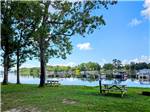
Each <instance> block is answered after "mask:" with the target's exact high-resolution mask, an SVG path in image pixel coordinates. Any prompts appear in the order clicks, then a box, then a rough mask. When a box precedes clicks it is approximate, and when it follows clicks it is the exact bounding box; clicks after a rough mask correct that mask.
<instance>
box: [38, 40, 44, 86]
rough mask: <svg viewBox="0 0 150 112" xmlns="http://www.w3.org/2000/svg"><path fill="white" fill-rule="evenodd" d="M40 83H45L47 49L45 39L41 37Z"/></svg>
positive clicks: (42, 84) (41, 84)
mask: <svg viewBox="0 0 150 112" xmlns="http://www.w3.org/2000/svg"><path fill="white" fill-rule="evenodd" d="M40 72H41V73H40V85H39V87H43V86H44V84H45V49H44V43H43V39H42V38H40Z"/></svg>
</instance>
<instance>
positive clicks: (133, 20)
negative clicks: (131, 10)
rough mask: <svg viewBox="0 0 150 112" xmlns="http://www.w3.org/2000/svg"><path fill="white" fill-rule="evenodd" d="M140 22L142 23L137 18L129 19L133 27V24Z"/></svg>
mask: <svg viewBox="0 0 150 112" xmlns="http://www.w3.org/2000/svg"><path fill="white" fill-rule="evenodd" d="M141 23H142V21H141V20H138V19H137V18H134V19H132V20H131V21H130V23H129V25H130V26H132V27H133V26H137V25H139V24H141Z"/></svg>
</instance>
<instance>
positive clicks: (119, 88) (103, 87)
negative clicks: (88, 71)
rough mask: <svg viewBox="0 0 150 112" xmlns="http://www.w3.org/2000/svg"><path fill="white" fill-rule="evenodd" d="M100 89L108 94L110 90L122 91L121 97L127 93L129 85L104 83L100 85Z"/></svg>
mask: <svg viewBox="0 0 150 112" xmlns="http://www.w3.org/2000/svg"><path fill="white" fill-rule="evenodd" d="M100 86H101V87H100V89H101V90H100V91H101V93H102V94H103V93H104V94H107V93H109V92H120V93H121V97H123V96H124V94H126V93H127V86H126V85H120V84H102V85H100Z"/></svg>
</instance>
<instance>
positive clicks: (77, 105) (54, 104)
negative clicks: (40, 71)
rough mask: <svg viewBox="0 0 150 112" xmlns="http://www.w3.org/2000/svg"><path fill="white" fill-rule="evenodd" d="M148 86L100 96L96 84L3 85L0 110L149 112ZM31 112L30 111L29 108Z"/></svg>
mask: <svg viewBox="0 0 150 112" xmlns="http://www.w3.org/2000/svg"><path fill="white" fill-rule="evenodd" d="M145 90H146V91H150V89H148V88H128V93H127V96H125V97H123V98H120V95H114V94H113V95H108V96H104V95H99V88H98V87H85V86H60V87H44V88H38V87H37V85H14V84H10V85H2V86H1V93H2V111H6V110H11V109H17V108H21V109H24V110H25V109H28V110H33V112H34V111H36V112H38V111H40V112H150V97H149V96H143V95H141V92H142V91H145ZM29 112H30V111H29Z"/></svg>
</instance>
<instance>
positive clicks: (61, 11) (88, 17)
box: [34, 1, 116, 87]
mask: <svg viewBox="0 0 150 112" xmlns="http://www.w3.org/2000/svg"><path fill="white" fill-rule="evenodd" d="M115 3H116V2H114V1H113V2H112V1H75V2H70V1H43V2H41V7H42V8H43V10H42V11H43V12H42V13H41V23H40V24H39V27H38V29H37V31H36V32H35V36H34V37H35V50H36V52H37V55H36V56H37V57H39V59H40V68H41V75H40V85H39V86H40V87H41V86H44V83H45V65H46V63H47V62H48V59H49V58H52V57H57V58H58V57H61V58H63V59H65V58H66V56H67V54H70V53H71V50H72V45H71V41H70V37H71V36H73V35H75V34H79V35H82V36H85V34H90V33H93V32H94V30H95V29H97V28H100V26H103V25H105V21H104V19H103V16H102V15H101V14H100V15H98V16H97V15H92V14H91V13H92V11H93V10H96V9H100V8H101V7H105V8H107V5H108V4H115ZM50 9H51V10H53V11H50ZM38 51H39V52H38Z"/></svg>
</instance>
